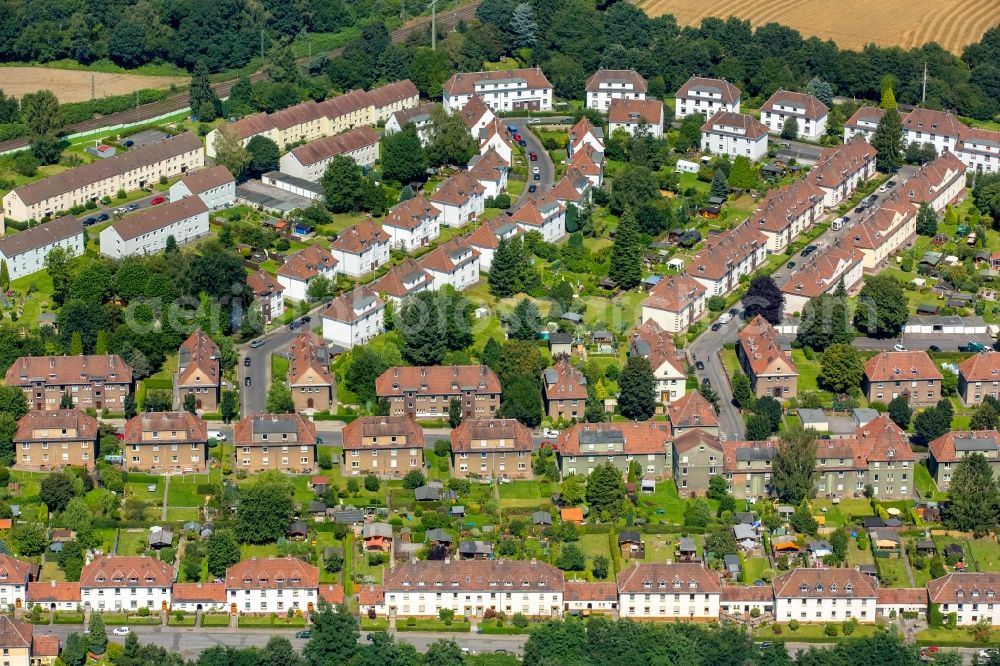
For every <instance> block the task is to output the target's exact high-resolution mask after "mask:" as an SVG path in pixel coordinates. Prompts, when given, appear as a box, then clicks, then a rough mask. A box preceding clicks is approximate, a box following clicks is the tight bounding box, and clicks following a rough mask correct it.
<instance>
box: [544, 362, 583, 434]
mask: <svg viewBox="0 0 1000 666" xmlns="http://www.w3.org/2000/svg"><path fill="white" fill-rule="evenodd" d="M542 390H543V391H544V393H545V413H546V414H548V417H549V418H550V419H552V421H553V422H555V423H558V422H560V421H563V422H566V423H571V422H573V421H579V420H582V419H583V413H584V411H585V410H586V407H587V378H586V377H584V376H583V373H582V372H580V370H579V368H577V367H575V366H574V365H573V364H572V363H570V361H569V359H568V358H565V357H564V358H562V359H560V360H559V361H558V362H556V364H555V365H554V366H552V367H551V368H546V369H545V370H544V371H543V372H542Z"/></svg>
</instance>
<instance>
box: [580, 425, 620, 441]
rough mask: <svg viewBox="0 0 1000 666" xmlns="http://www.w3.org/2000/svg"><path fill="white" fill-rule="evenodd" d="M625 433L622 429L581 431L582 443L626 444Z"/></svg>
mask: <svg viewBox="0 0 1000 666" xmlns="http://www.w3.org/2000/svg"><path fill="white" fill-rule="evenodd" d="M624 443H625V435H624V434H622V431H621V430H610V429H603V428H602V429H601V430H584V431H583V432H581V433H580V444H624Z"/></svg>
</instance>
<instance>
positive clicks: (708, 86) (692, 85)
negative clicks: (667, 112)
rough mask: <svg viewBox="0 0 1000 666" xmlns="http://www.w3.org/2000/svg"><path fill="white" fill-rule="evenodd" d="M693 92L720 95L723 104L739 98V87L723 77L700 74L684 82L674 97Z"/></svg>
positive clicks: (689, 94)
mask: <svg viewBox="0 0 1000 666" xmlns="http://www.w3.org/2000/svg"><path fill="white" fill-rule="evenodd" d="M694 92H710V93H713V94H716V95H720V100H721V101H722V102H723V103H724V104H732V103H734V102H736V101H738V100H739V98H740V95H741V94H742V93H740V89H739V88H737V87H736V86H734V85H733V84H731V83H730V82H729V81H726V80H725V79H709V78H705V77H702V76H692V77H691V78H690V79H688V80H687V81H685V82H684V85H682V86H681V88H680V90H678V91H677V92H676V93H675V94H674V97H690V96H692V93H694Z"/></svg>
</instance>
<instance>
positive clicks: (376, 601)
mask: <svg viewBox="0 0 1000 666" xmlns="http://www.w3.org/2000/svg"><path fill="white" fill-rule="evenodd" d="M358 603H359V604H360V605H362V606H380V605H381V604H383V603H385V589H384V588H383V587H382V586H381V585H366V586H364V587H362V588H361V589H360V590H358Z"/></svg>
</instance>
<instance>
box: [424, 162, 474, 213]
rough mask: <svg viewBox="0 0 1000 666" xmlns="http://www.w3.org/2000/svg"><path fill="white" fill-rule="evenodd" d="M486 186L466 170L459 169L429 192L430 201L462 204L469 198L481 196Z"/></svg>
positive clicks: (450, 204) (451, 204)
mask: <svg viewBox="0 0 1000 666" xmlns="http://www.w3.org/2000/svg"><path fill="white" fill-rule="evenodd" d="M485 192H486V188H484V187H483V186H482V184H481V183H480V182H479V181H477V180H476V179H475V178H473V177H472V176H471V175H469V172H468V171H459V172H458V173H456V174H455V175H454V176H452V177H450V178H448V179H447V180H445V181H444V182H443V183H441V185H440V186H439V187H438V188H437V189H436V190H434V193H433V194H431V202H433V203H435V204H441V205H448V206H463V205H465V204H466V203H467V202H468V201H469V199H471V198H473V197H477V196H482V195H483V194H484V193H485Z"/></svg>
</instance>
